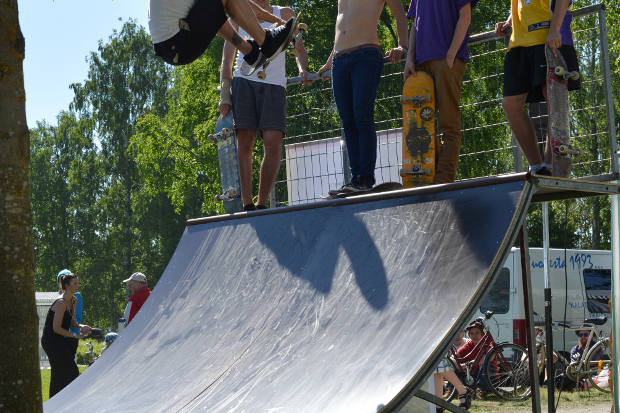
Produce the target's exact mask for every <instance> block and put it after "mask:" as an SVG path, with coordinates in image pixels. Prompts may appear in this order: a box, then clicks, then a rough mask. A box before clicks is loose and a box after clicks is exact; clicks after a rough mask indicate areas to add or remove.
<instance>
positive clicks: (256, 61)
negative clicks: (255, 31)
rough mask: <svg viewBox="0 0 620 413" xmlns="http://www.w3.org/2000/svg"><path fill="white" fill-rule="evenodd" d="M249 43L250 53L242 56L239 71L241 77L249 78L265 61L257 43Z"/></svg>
mask: <svg viewBox="0 0 620 413" xmlns="http://www.w3.org/2000/svg"><path fill="white" fill-rule="evenodd" d="M249 42H250V44H251V45H252V51H251V52H250V53H248V54H247V55H245V56H243V62H241V69H240V70H241V74H242V75H243V76H250V75H251V74H252V73H254V72H256V70H257V69H258V68H259V67H261V66H262V65H263V63H265V62H266V61H267V58H266V57H265V55H264V54H263V53H262V52H261V51H260V48H259V47H258V43H256V42H255V41H254V40H250V41H249Z"/></svg>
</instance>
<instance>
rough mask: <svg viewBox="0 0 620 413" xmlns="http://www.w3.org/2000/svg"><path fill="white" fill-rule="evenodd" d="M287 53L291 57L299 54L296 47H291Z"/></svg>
mask: <svg viewBox="0 0 620 413" xmlns="http://www.w3.org/2000/svg"><path fill="white" fill-rule="evenodd" d="M288 54H289V56H291V57H297V56H299V52H298V51H297V49H291V50H290V51H289V52H288Z"/></svg>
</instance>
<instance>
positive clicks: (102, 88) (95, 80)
mask: <svg viewBox="0 0 620 413" xmlns="http://www.w3.org/2000/svg"><path fill="white" fill-rule="evenodd" d="M89 65H90V69H89V72H88V77H87V80H86V81H85V82H84V83H82V84H77V83H76V84H73V85H71V87H72V88H73V90H74V92H75V98H74V100H73V104H72V106H73V107H74V108H75V110H77V111H78V112H79V114H80V116H81V117H82V118H88V119H91V120H92V122H93V125H94V129H93V130H94V132H95V134H96V136H97V138H98V139H99V143H100V145H101V156H102V160H103V164H104V170H105V173H106V181H105V183H104V188H103V195H102V199H100V200H99V203H100V205H101V207H103V208H105V214H104V216H105V219H106V222H105V239H104V244H103V247H104V248H106V251H107V254H108V256H110V257H111V258H112V260H111V266H110V269H109V271H110V272H109V273H108V276H109V282H110V286H109V294H110V296H109V300H110V301H109V306H110V311H111V315H110V317H111V322H112V323H114V320H115V319H116V316H117V315H116V311H117V308H118V304H117V303H115V299H116V301H119V300H118V298H121V297H122V293H121V292H120V291H121V290H120V285H121V283H120V282H121V280H122V279H123V278H125V277H126V276H127V275H128V274H131V272H133V270H134V264H133V262H132V257H133V252H134V241H135V238H136V236H135V230H136V228H135V217H134V203H133V201H132V196H133V194H134V193H135V191H136V190H137V189H139V187H140V183H139V180H137V176H136V167H135V162H134V160H133V158H132V157H131V155H130V154H129V152H128V147H129V141H130V138H131V136H132V135H133V134H134V128H135V125H136V122H137V120H138V119H139V118H140V116H142V115H144V114H146V113H156V114H162V113H165V112H166V110H167V107H166V94H167V91H168V84H169V79H170V70H169V69H168V68H167V67H166V66H165V64H164V63H163V62H162V61H161V60H160V59H158V58H156V57H155V55H154V53H153V46H152V43H151V40H150V36H149V35H148V33H146V31H145V30H144V28H143V27H140V26H138V25H137V24H136V23H135V22H134V21H132V20H130V21H127V22H125V24H124V25H123V27H122V29H121V30H120V32H117V31H114V32H113V34H112V35H111V36H110V38H109V41H108V43H103V41H100V42H99V47H98V52H96V53H94V52H93V53H91V55H90V57H89ZM113 292H115V293H113ZM121 301H122V300H121Z"/></svg>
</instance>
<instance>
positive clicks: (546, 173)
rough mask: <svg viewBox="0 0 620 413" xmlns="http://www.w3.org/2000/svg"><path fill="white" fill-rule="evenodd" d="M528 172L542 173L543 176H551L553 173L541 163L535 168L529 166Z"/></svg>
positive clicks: (533, 173)
mask: <svg viewBox="0 0 620 413" xmlns="http://www.w3.org/2000/svg"><path fill="white" fill-rule="evenodd" d="M530 173H531V174H532V175H543V176H552V175H553V174H552V173H551V171H550V170H549V168H548V167H547V165H545V164H542V165H541V166H539V167H537V168H530Z"/></svg>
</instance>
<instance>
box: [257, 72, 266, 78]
mask: <svg viewBox="0 0 620 413" xmlns="http://www.w3.org/2000/svg"><path fill="white" fill-rule="evenodd" d="M256 76H257V77H258V78H259V79H260V80H265V77H266V75H265V71H264V70H261V71H260V72H258V74H257V75H256Z"/></svg>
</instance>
